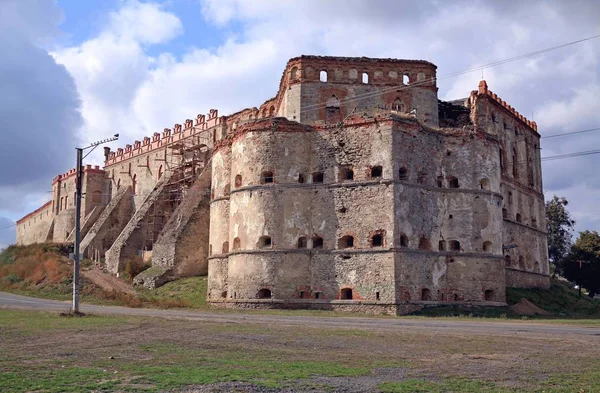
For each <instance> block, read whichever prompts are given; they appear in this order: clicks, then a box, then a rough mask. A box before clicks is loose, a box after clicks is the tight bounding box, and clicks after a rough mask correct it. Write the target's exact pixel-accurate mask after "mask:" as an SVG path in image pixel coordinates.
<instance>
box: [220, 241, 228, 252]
mask: <svg viewBox="0 0 600 393" xmlns="http://www.w3.org/2000/svg"><path fill="white" fill-rule="evenodd" d="M228 252H229V242H223V247H222V248H221V253H222V254H227V253H228Z"/></svg>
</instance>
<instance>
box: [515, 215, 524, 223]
mask: <svg viewBox="0 0 600 393" xmlns="http://www.w3.org/2000/svg"><path fill="white" fill-rule="evenodd" d="M516 218H517V222H523V218H522V217H521V213H517V216H516Z"/></svg>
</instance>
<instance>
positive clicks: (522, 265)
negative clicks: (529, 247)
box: [519, 255, 525, 269]
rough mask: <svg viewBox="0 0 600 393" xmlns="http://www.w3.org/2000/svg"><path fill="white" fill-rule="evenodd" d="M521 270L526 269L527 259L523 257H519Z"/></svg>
mask: <svg viewBox="0 0 600 393" xmlns="http://www.w3.org/2000/svg"><path fill="white" fill-rule="evenodd" d="M519 269H525V258H523V255H519Z"/></svg>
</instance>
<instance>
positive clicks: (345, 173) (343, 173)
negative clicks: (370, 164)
mask: <svg viewBox="0 0 600 393" xmlns="http://www.w3.org/2000/svg"><path fill="white" fill-rule="evenodd" d="M340 180H342V181H344V180H354V171H353V170H352V168H341V169H340Z"/></svg>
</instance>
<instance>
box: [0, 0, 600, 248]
mask: <svg viewBox="0 0 600 393" xmlns="http://www.w3.org/2000/svg"><path fill="white" fill-rule="evenodd" d="M598 21H600V2H599V1H597V0H554V1H553V0H543V1H542V0H528V1H517V0H489V1H483V0H481V1H477V0H470V1H461V0H454V1H442V0H418V1H417V0H414V1H402V0H389V1H388V0H378V1H376V0H364V1H363V0H331V1H325V0H301V1H300V0H298V1H291V0H290V1H276V0H273V1H267V0H264V1H261V0H252V1H251V0H164V1H158V0H155V1H141V0H86V1H82V0H0V53H1V54H2V55H1V56H0V91H1V92H2V94H1V95H0V165H1V166H2V171H0V247H1V246H2V245H3V244H9V243H11V242H14V236H15V235H14V228H8V229H6V228H5V227H6V226H7V225H10V223H11V222H13V221H14V220H16V219H18V218H20V217H21V216H23V215H24V214H26V213H28V212H29V211H31V210H33V209H35V208H37V207H38V206H39V205H41V204H42V203H43V202H45V201H47V200H48V199H49V196H50V194H49V193H48V191H49V190H50V189H51V179H52V177H54V176H55V175H56V174H58V173H62V172H64V171H66V170H68V169H69V168H71V167H73V166H74V153H75V152H74V149H73V148H74V147H75V146H76V145H78V144H86V143H89V142H91V141H94V140H98V139H104V138H106V137H108V136H112V135H113V134H114V133H117V132H118V133H120V134H121V136H122V138H121V142H119V145H124V144H125V143H129V142H131V141H133V140H134V139H141V138H142V137H143V136H145V135H151V134H152V133H154V132H156V131H160V130H162V129H163V128H165V127H171V126H172V125H173V124H174V123H177V122H183V120H184V119H186V118H192V117H195V115H196V114H198V113H206V112H207V111H208V110H209V109H210V108H218V109H219V110H220V113H221V114H227V113H232V112H235V111H237V110H239V109H241V108H244V107H249V106H257V105H259V104H260V103H262V102H263V101H264V100H265V99H267V98H270V97H272V96H273V95H274V94H275V92H276V90H277V87H278V84H279V79H280V77H281V72H282V70H283V68H284V66H285V63H286V61H287V60H288V59H289V58H291V57H294V56H298V55H300V54H320V55H336V56H370V57H393V58H405V59H424V60H429V61H431V62H433V63H435V64H437V65H438V76H444V75H446V74H451V73H453V72H456V71H460V70H465V69H470V68H473V67H475V66H479V65H483V64H488V63H491V62H494V61H497V60H503V59H507V58H511V57H514V56H518V55H521V54H525V53H530V52H534V51H537V50H540V49H544V48H548V47H553V46H556V45H560V44H563V43H566V42H570V41H575V40H579V39H582V38H586V37H590V36H594V35H599V34H600V23H598ZM483 76H484V78H485V79H486V80H487V81H488V85H489V87H490V89H491V90H493V91H494V92H495V93H497V94H498V95H499V96H500V97H502V98H503V99H504V100H505V101H507V102H508V103H510V104H511V105H512V106H514V107H515V108H516V109H517V110H518V111H519V112H521V113H522V114H524V115H525V116H527V117H528V118H533V119H534V120H535V121H536V122H537V123H538V126H539V131H540V133H541V134H542V135H552V134H556V133H564V132H571V131H580V130H586V129H591V128H598V127H600V100H599V98H598V97H600V38H598V39H594V40H589V41H586V42H583V43H580V44H577V45H572V46H569V47H566V48H563V49H560V50H556V51H552V52H548V53H545V54H542V55H540V56H536V57H531V58H527V59H524V60H520V61H516V62H511V63H507V64H504V65H502V66H499V67H494V68H488V69H485V70H484V71H483ZM480 79H481V71H477V72H472V73H468V74H464V75H461V76H458V77H452V78H445V79H441V80H440V81H439V86H440V91H439V96H440V98H442V99H457V98H462V97H466V96H467V95H468V94H469V92H470V91H471V90H473V89H475V88H476V87H477V84H478V82H479V80H480ZM117 146H118V145H113V147H115V148H116V147H117ZM592 149H600V132H588V133H582V134H578V135H574V136H568V137H561V138H548V139H547V140H545V139H543V140H542V155H543V156H552V155H556V154H563V153H570V152H580V151H586V150H592ZM91 158H92V160H91V161H89V162H88V163H95V164H100V163H101V162H100V161H99V159H100V156H99V155H96V156H91ZM93 161H96V162H93ZM599 167H600V154H599V155H592V156H587V157H577V158H571V159H564V160H557V161H549V162H546V163H544V165H543V170H544V188H545V195H546V198H551V197H552V195H553V194H558V195H561V196H566V197H567V198H568V199H569V200H570V202H571V203H570V205H569V208H570V210H571V212H572V213H573V215H574V216H575V218H576V219H577V229H578V230H583V229H595V230H600V206H599V203H600V198H599V195H600V194H599V193H600V176H599V175H598V168H599ZM2 228H5V229H2Z"/></svg>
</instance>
